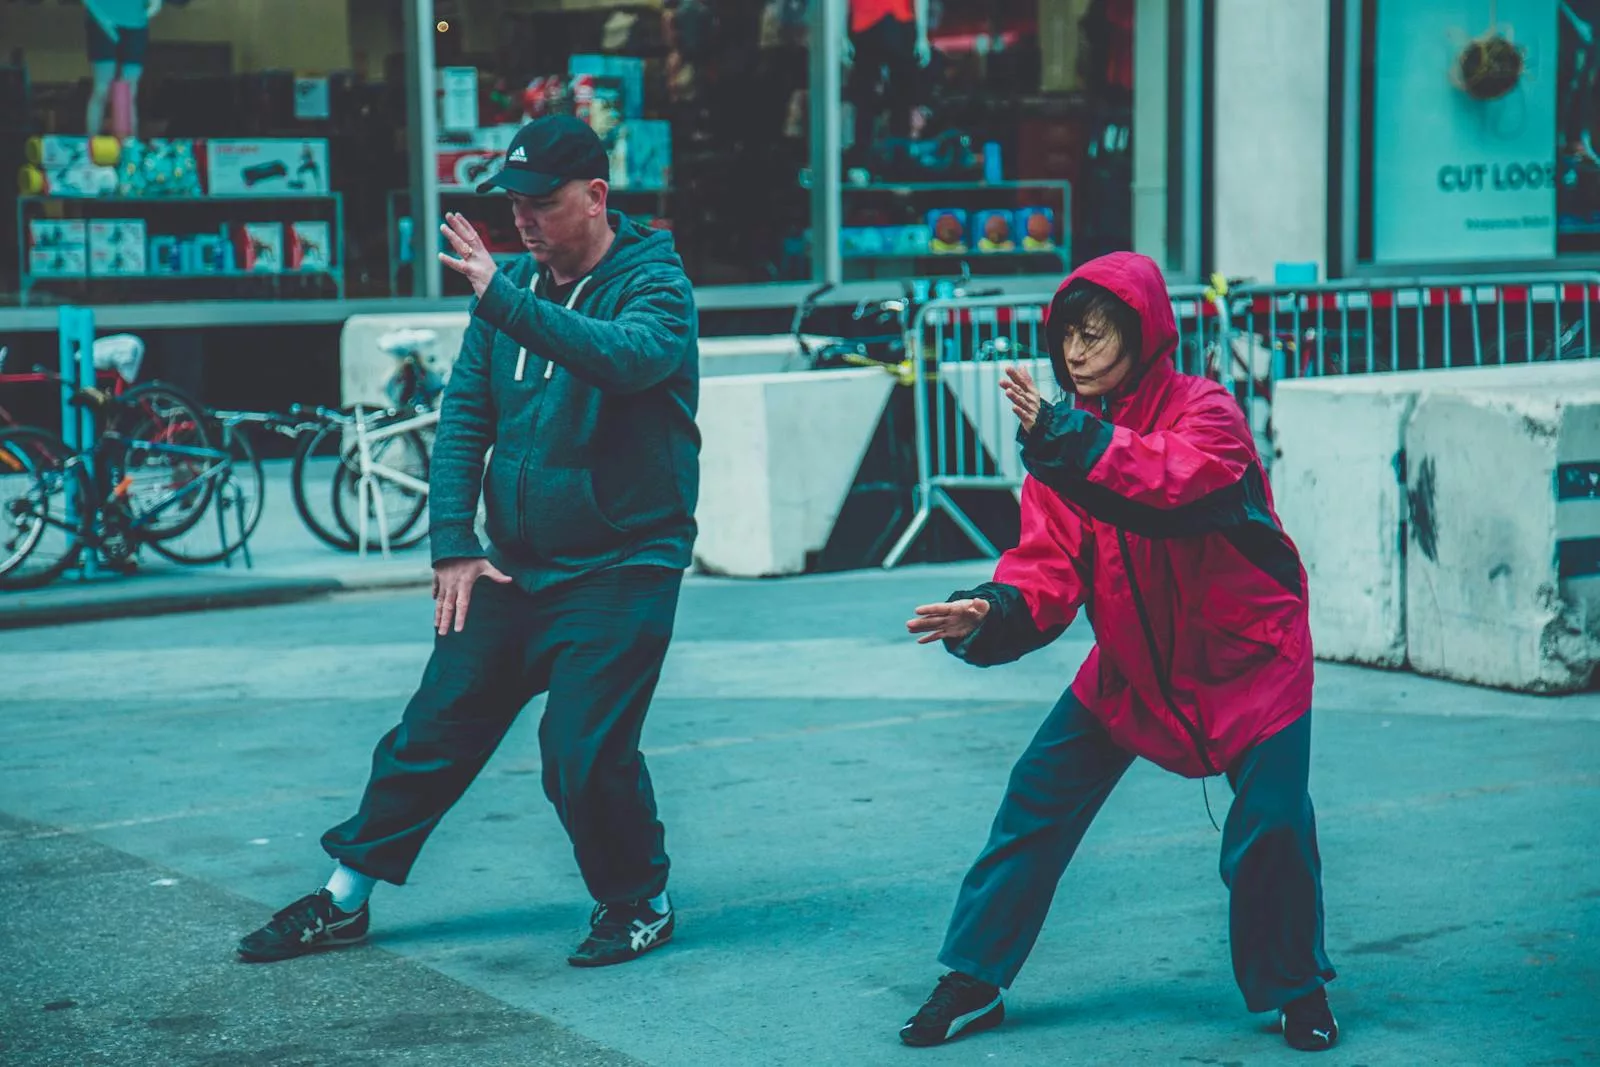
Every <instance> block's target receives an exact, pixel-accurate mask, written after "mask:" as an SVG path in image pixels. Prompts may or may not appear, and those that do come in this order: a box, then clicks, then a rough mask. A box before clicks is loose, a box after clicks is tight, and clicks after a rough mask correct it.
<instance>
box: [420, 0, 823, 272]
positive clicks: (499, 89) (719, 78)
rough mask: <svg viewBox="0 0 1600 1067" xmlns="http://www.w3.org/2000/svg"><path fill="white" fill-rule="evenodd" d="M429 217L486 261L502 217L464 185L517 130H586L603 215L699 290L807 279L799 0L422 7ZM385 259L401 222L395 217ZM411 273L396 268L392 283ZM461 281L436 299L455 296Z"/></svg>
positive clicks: (583, 0) (507, 243)
mask: <svg viewBox="0 0 1600 1067" xmlns="http://www.w3.org/2000/svg"><path fill="white" fill-rule="evenodd" d="M434 10H435V14H436V16H437V18H438V26H437V29H438V32H437V34H436V36H435V44H436V47H435V64H436V66H437V68H438V75H439V99H440V112H439V114H440V123H439V145H438V175H439V187H440V199H441V204H440V207H441V210H442V211H459V212H461V213H463V214H464V215H466V216H467V218H468V219H469V220H470V221H472V222H473V224H474V225H475V226H476V227H477V228H478V229H479V231H480V232H482V233H483V234H484V235H485V238H486V240H487V243H488V245H489V247H490V248H491V249H492V250H495V251H496V252H497V254H499V255H503V256H505V257H507V258H510V257H513V256H515V255H518V254H520V253H521V246H520V245H519V243H518V241H517V236H516V232H515V230H514V229H513V228H512V225H511V212H510V209H509V207H508V205H507V204H506V203H505V201H504V200H503V199H501V198H499V197H484V196H478V195H476V194H475V193H474V192H473V187H474V185H475V184H476V183H477V182H479V181H482V180H483V178H484V177H486V176H487V175H488V174H490V173H492V172H493V169H494V168H495V167H497V166H498V165H499V163H500V160H501V157H502V154H503V152H504V151H505V148H506V147H507V145H508V144H509V142H510V139H511V136H512V135H513V134H514V133H515V132H516V130H517V128H518V127H519V126H520V125H522V124H523V123H524V122H527V121H529V120H530V119H533V118H536V117H538V116H540V115H544V114H549V113H567V114H576V115H578V116H580V117H582V118H585V119H587V120H588V121H589V122H590V123H591V124H592V125H593V126H594V127H595V129H596V130H597V131H599V132H600V134H601V136H602V137H603V138H604V139H605V141H606V143H607V145H608V146H609V148H610V150H611V159H612V165H611V170H612V182H611V206H612V207H613V208H614V209H615V210H618V211H622V212H624V213H626V214H628V215H631V216H633V217H634V218H637V219H640V220H641V221H645V222H648V223H649V224H651V225H655V226H658V227H661V228H664V229H669V230H671V231H672V232H673V236H674V240H675V242H676V245H677V248H678V251H679V253H680V254H681V255H682V256H683V259H684V264H685V266H686V268H687V269H688V272H689V276H690V278H692V279H693V280H694V281H695V283H696V284H698V285H720V284H734V283H739V284H748V283H761V282H779V281H792V280H799V279H805V278H809V277H810V275H811V261H810V255H809V248H808V239H809V238H808V234H807V226H808V223H809V199H808V194H807V192H806V191H805V189H804V188H803V187H802V183H801V172H802V171H803V170H804V169H805V166H806V162H807V155H808V152H809V145H810V141H809V137H810V126H809V121H810V118H809V112H808V110H807V106H808V105H807V93H806V87H807V80H808V65H807V64H808V59H807V56H808V52H807V48H808V24H807V4H806V2H805V0H662V2H660V3H640V2H638V0H542V2H536V0H473V2H467V0H435V3H434ZM395 217H396V220H397V231H396V247H397V248H400V247H403V246H404V244H405V233H408V232H409V229H408V228H409V221H408V220H409V207H408V205H406V204H403V203H399V204H396V208H395ZM406 269H409V265H405V264H403V265H402V270H406ZM463 284H464V283H463V282H462V281H461V280H460V279H458V278H452V277H446V278H445V279H444V286H445V291H446V292H447V293H455V292H458V291H463V290H462V286H463Z"/></svg>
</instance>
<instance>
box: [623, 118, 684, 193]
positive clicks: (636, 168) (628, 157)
mask: <svg viewBox="0 0 1600 1067" xmlns="http://www.w3.org/2000/svg"><path fill="white" fill-rule="evenodd" d="M610 155H611V184H612V187H613V188H616V189H624V190H628V191H631V192H659V191H662V190H664V189H668V188H670V187H671V185H672V123H670V122H668V121H667V120H666V119H628V120H626V121H625V122H623V124H622V126H621V128H620V129H619V130H618V131H617V139H616V144H615V145H614V146H613V147H612V149H611V153H610Z"/></svg>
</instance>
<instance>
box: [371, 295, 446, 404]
mask: <svg viewBox="0 0 1600 1067" xmlns="http://www.w3.org/2000/svg"><path fill="white" fill-rule="evenodd" d="M394 330H432V331H433V332H434V334H436V335H437V340H436V342H435V344H434V347H433V352H432V356H431V358H430V359H429V361H428V362H429V366H431V367H432V368H433V369H434V370H435V371H436V372H437V373H438V374H439V376H440V377H441V378H442V379H443V380H445V381H449V379H450V369H451V368H452V367H454V366H455V362H456V356H457V355H458V354H459V353H460V351H461V338H462V336H463V335H464V334H465V333H466V332H467V315H466V313H465V312H461V311H435V312H415V313H409V312H408V313H406V314H403V315H351V316H350V317H349V318H348V319H346V320H345V321H344V328H343V329H342V330H340V332H339V402H340V403H341V404H343V405H344V406H346V407H349V406H351V405H353V404H370V405H374V406H379V407H384V406H387V405H388V404H389V403H391V401H390V399H389V395H388V392H387V390H388V385H389V380H390V378H391V377H392V376H393V375H394V371H395V361H394V357H393V356H390V355H389V354H387V353H386V352H384V351H383V350H382V349H380V348H379V347H378V338H380V337H382V336H383V335H384V334H387V333H390V332H392V331H394Z"/></svg>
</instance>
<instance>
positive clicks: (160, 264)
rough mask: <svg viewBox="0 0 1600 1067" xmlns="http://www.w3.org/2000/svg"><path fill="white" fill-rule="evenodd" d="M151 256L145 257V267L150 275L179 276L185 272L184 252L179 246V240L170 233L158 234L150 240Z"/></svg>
mask: <svg viewBox="0 0 1600 1067" xmlns="http://www.w3.org/2000/svg"><path fill="white" fill-rule="evenodd" d="M148 248H149V255H147V256H146V257H145V265H146V267H147V268H148V272H149V273H150V274H178V273H181V272H182V270H183V251H182V249H181V248H180V247H179V245H178V238H177V237H175V236H174V235H172V234H170V233H163V234H157V235H156V236H154V237H151V238H150V241H149V244H148Z"/></svg>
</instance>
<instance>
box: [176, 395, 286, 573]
mask: <svg viewBox="0 0 1600 1067" xmlns="http://www.w3.org/2000/svg"><path fill="white" fill-rule="evenodd" d="M213 430H214V432H216V433H217V435H218V436H219V437H220V439H221V440H222V442H223V447H224V448H225V450H226V451H227V454H228V458H229V459H230V460H231V461H232V467H231V468H230V470H229V472H228V477H227V478H226V479H225V480H223V481H221V482H219V483H218V484H217V487H216V492H215V493H214V494H213V496H212V500H211V513H212V517H213V519H214V520H215V521H214V522H213V521H212V520H211V519H208V520H206V521H205V522H198V523H196V524H195V525H194V526H192V527H190V528H189V529H187V530H185V531H184V532H183V533H181V534H178V535H176V536H173V537H166V538H162V539H160V540H152V541H149V542H147V543H148V544H149V546H150V550H151V551H153V552H155V553H156V554H157V555H159V556H164V557H166V558H167V559H170V560H172V561H173V562H174V563H192V564H202V563H221V562H223V561H224V560H226V559H228V558H229V557H230V556H232V555H233V554H234V553H236V552H238V551H239V550H241V549H242V548H244V546H245V544H246V543H247V542H248V541H249V540H250V537H251V535H252V534H254V533H255V532H256V526H258V525H259V524H260V522H261V511H262V501H263V497H264V496H265V495H266V485H267V477H266V472H265V471H264V470H263V468H262V466H261V457H260V456H258V455H256V450H255V446H254V445H252V444H251V443H250V436H249V434H247V433H246V432H245V431H244V428H243V427H240V426H224V425H220V424H213Z"/></svg>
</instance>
